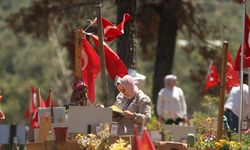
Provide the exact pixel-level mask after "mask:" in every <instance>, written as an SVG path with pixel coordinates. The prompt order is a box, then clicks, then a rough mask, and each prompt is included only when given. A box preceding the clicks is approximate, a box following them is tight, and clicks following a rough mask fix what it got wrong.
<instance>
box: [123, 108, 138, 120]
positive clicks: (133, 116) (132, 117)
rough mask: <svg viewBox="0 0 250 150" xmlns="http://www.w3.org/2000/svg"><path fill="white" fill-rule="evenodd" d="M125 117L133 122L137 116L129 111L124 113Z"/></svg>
mask: <svg viewBox="0 0 250 150" xmlns="http://www.w3.org/2000/svg"><path fill="white" fill-rule="evenodd" d="M123 116H124V118H126V119H131V120H133V119H134V118H135V114H134V113H132V112H130V111H128V110H125V111H124V112H123Z"/></svg>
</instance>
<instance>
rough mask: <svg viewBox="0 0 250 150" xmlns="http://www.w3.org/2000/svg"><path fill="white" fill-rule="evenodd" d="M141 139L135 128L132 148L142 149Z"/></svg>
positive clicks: (134, 149)
mask: <svg viewBox="0 0 250 150" xmlns="http://www.w3.org/2000/svg"><path fill="white" fill-rule="evenodd" d="M140 145H141V139H140V137H139V136H138V131H137V128H135V130H134V145H133V150H142V149H141V147H140Z"/></svg>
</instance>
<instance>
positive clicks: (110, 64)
mask: <svg viewBox="0 0 250 150" xmlns="http://www.w3.org/2000/svg"><path fill="white" fill-rule="evenodd" d="M88 35H90V37H92V38H93V40H94V43H95V45H96V46H97V47H98V46H99V43H98V42H99V39H98V37H97V36H96V35H93V34H90V33H88ZM103 46H104V55H105V62H106V69H107V71H108V74H109V76H110V78H111V79H112V80H115V77H116V75H117V76H119V77H123V76H125V75H127V74H128V69H127V67H126V66H125V64H124V63H123V61H122V60H121V59H120V58H119V56H118V55H117V54H116V53H115V52H114V51H113V50H112V49H111V48H110V47H109V46H108V45H107V44H106V43H105V42H103Z"/></svg>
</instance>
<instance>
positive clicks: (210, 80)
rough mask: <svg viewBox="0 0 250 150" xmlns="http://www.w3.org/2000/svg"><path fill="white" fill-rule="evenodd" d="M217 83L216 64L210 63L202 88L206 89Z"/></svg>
mask: <svg viewBox="0 0 250 150" xmlns="http://www.w3.org/2000/svg"><path fill="white" fill-rule="evenodd" d="M218 83H219V73H218V71H217V68H216V66H215V65H214V64H213V63H211V65H210V66H209V69H208V72H207V75H206V82H205V88H204V90H205V91H207V90H208V89H210V88H212V87H214V86H216V85H217V84H218Z"/></svg>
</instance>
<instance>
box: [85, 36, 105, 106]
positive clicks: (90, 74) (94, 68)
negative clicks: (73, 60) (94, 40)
mask: <svg viewBox="0 0 250 150" xmlns="http://www.w3.org/2000/svg"><path fill="white" fill-rule="evenodd" d="M82 43H83V48H82V79H83V80H84V82H85V84H86V85H87V87H88V98H89V100H90V102H91V103H93V102H94V100H95V86H94V85H95V79H96V77H97V75H98V74H99V72H100V70H101V65H100V58H99V56H98V55H97V53H96V51H95V50H94V48H93V47H92V46H91V45H90V43H89V41H88V40H87V39H86V38H85V37H84V36H83V39H82Z"/></svg>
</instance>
